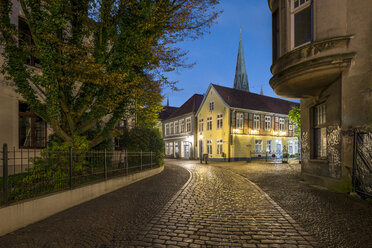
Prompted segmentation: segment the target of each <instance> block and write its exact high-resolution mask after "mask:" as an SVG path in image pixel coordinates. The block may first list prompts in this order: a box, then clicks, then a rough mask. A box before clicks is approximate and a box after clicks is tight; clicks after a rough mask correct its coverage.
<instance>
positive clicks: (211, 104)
mask: <svg viewBox="0 0 372 248" xmlns="http://www.w3.org/2000/svg"><path fill="white" fill-rule="evenodd" d="M212 110H214V102H213V101H210V102H209V111H212Z"/></svg>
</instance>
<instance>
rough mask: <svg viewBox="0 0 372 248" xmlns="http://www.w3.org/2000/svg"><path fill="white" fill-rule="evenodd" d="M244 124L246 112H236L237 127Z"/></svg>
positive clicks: (241, 126)
mask: <svg viewBox="0 0 372 248" xmlns="http://www.w3.org/2000/svg"><path fill="white" fill-rule="evenodd" d="M243 125H244V114H243V113H236V128H243Z"/></svg>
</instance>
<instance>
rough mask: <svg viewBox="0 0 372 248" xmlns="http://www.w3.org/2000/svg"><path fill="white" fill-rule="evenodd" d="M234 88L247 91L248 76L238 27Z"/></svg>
mask: <svg viewBox="0 0 372 248" xmlns="http://www.w3.org/2000/svg"><path fill="white" fill-rule="evenodd" d="M234 89H237V90H244V91H248V92H249V84H248V76H247V71H246V68H245V61H244V52H243V45H242V30H241V29H240V40H239V50H238V59H237V61H236V70H235V78H234Z"/></svg>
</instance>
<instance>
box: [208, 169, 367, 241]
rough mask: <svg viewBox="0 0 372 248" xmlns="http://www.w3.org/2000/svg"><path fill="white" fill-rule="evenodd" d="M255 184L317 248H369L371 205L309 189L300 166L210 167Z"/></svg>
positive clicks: (362, 201) (352, 197)
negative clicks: (304, 232) (300, 228)
mask: <svg viewBox="0 0 372 248" xmlns="http://www.w3.org/2000/svg"><path fill="white" fill-rule="evenodd" d="M214 165H215V166H222V167H223V168H224V169H228V170H232V171H234V172H236V173H238V174H240V175H242V176H244V177H246V178H248V179H249V180H251V181H253V182H254V183H256V184H257V185H258V186H259V187H260V188H261V189H262V190H263V191H265V192H266V193H267V194H268V195H270V197H271V198H272V199H273V200H274V201H275V202H276V203H278V204H279V205H280V207H282V208H283V209H284V210H285V211H286V212H287V213H288V214H289V215H290V216H291V217H292V218H293V219H294V220H295V221H296V222H297V223H298V224H300V225H301V226H302V227H303V228H304V229H305V230H306V231H307V232H308V233H310V234H311V235H313V237H314V238H315V239H316V240H317V241H318V242H319V243H318V245H319V247H335V248H336V247H337V248H343V247H345V248H346V247H355V248H364V247H365V248H370V247H372V202H367V201H365V200H361V199H359V198H357V197H355V196H350V195H347V194H343V193H337V192H331V191H329V190H325V189H322V188H321V187H317V186H314V185H309V184H307V183H305V182H303V181H301V178H300V172H301V166H300V164H281V163H278V164H270V163H245V162H234V163H230V164H223V165H222V164H219V163H216V164H214Z"/></svg>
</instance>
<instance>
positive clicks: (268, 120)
mask: <svg viewBox="0 0 372 248" xmlns="http://www.w3.org/2000/svg"><path fill="white" fill-rule="evenodd" d="M270 129H271V116H265V130H266V131H270Z"/></svg>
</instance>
